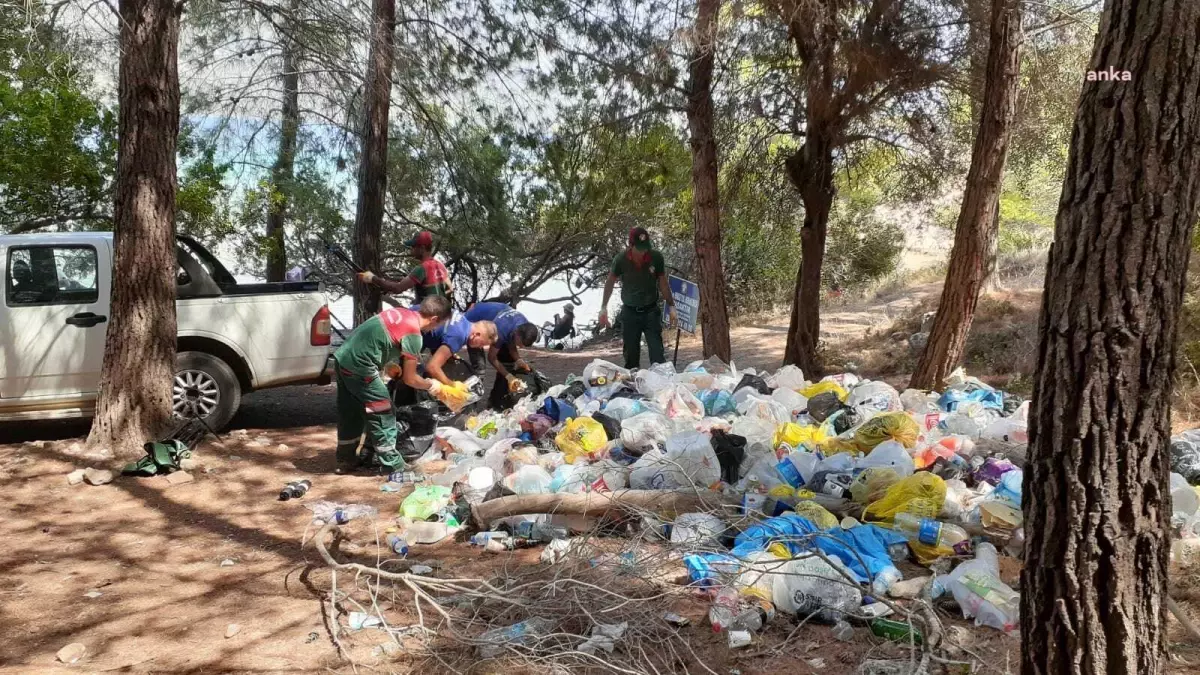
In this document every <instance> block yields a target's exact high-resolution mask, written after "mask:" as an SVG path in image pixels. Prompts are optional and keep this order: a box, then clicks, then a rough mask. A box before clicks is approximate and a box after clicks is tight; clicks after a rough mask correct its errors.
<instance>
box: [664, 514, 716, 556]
mask: <svg viewBox="0 0 1200 675" xmlns="http://www.w3.org/2000/svg"><path fill="white" fill-rule="evenodd" d="M724 531H725V522H724V521H723V520H721V519H720V518H718V517H716V516H714V515H713V514H711V513H681V514H680V515H679V517H678V518H676V519H675V524H674V525H672V526H671V543H672V544H682V545H684V546H688V547H694V548H708V549H713V548H716V547H717V546H718V545H719V544H720V537H721V533H722V532H724Z"/></svg>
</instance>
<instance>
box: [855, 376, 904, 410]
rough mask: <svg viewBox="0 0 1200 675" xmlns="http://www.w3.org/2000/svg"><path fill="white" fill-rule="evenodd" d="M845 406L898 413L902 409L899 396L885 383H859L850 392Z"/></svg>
mask: <svg viewBox="0 0 1200 675" xmlns="http://www.w3.org/2000/svg"><path fill="white" fill-rule="evenodd" d="M846 405H848V406H850V407H851V408H858V409H860V410H865V409H873V410H874V411H876V412H899V411H901V410H903V409H904V405H903V404H902V403H901V402H900V394H899V392H897V391H896V389H895V388H894V387H892V385H890V384H888V383H887V382H861V383H859V384H858V385H857V386H855V387H854V388H853V389H851V390H850V395H849V396H848V397H846Z"/></svg>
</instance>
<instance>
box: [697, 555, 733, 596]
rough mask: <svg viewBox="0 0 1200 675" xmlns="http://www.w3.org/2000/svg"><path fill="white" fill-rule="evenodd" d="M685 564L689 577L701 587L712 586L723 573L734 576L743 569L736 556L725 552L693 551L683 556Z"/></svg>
mask: <svg viewBox="0 0 1200 675" xmlns="http://www.w3.org/2000/svg"><path fill="white" fill-rule="evenodd" d="M683 564H684V566H685V567H687V571H688V578H690V579H691V581H692V583H693V584H695V585H696V586H699V587H701V588H703V587H705V586H712V585H713V584H716V583H717V582H718V581H720V579H719V577H720V575H721V574H724V575H726V576H732V575H734V574H737V573H738V571H739V570H741V567H742V565H741V563H739V562H738V561H737V559H736V558H734V557H732V556H729V555H725V554H724V553H693V554H691V555H685V556H683Z"/></svg>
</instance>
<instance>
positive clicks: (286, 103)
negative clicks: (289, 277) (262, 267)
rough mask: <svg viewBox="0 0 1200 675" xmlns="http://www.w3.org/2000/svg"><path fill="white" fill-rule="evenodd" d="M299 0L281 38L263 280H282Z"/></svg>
mask: <svg viewBox="0 0 1200 675" xmlns="http://www.w3.org/2000/svg"><path fill="white" fill-rule="evenodd" d="M299 13H300V0H291V3H290V6H289V13H288V18H287V22H288V26H289V28H290V33H289V34H288V35H284V36H282V39H283V71H282V73H281V75H282V79H283V105H282V107H281V108H280V111H279V118H280V122H279V151H278V154H277V155H276V156H275V166H274V167H272V169H271V201H270V207H269V209H268V211H267V281H283V279H284V276H285V275H286V273H287V248H286V246H285V244H284V225H285V224H286V223H285V218H286V217H287V209H288V203H289V201H290V200H291V195H292V187H293V186H292V181H293V178H294V177H295V168H296V137H297V135H298V134H299V131H300V64H299V58H298V57H299V55H298V54H297V53H296V52H297V50H298V49H299V41H298V40H297V39H296V30H297V26H298V24H299V20H298V18H299V17H298V15H299Z"/></svg>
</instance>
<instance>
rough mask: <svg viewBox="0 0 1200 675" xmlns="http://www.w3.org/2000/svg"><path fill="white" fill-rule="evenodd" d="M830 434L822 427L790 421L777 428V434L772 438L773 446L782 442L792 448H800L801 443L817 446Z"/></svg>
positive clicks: (775, 446) (776, 446) (777, 445)
mask: <svg viewBox="0 0 1200 675" xmlns="http://www.w3.org/2000/svg"><path fill="white" fill-rule="evenodd" d="M826 438H828V436H826V435H825V432H824V431H822V430H821V428H820V427H816V426H812V425H806V426H800V425H799V424H796V423H795V422H788V423H786V424H781V425H779V427H778V428H776V429H775V435H774V436H773V437H772V438H771V447H772V448H778V447H779V445H780V444H781V443H783V444H786V445H788V446H789V447H792V448H798V447H800V446H801V445H808V446H811V447H816V446H817V444H818V443H820V442H821V441H824V440H825V439H826Z"/></svg>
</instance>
